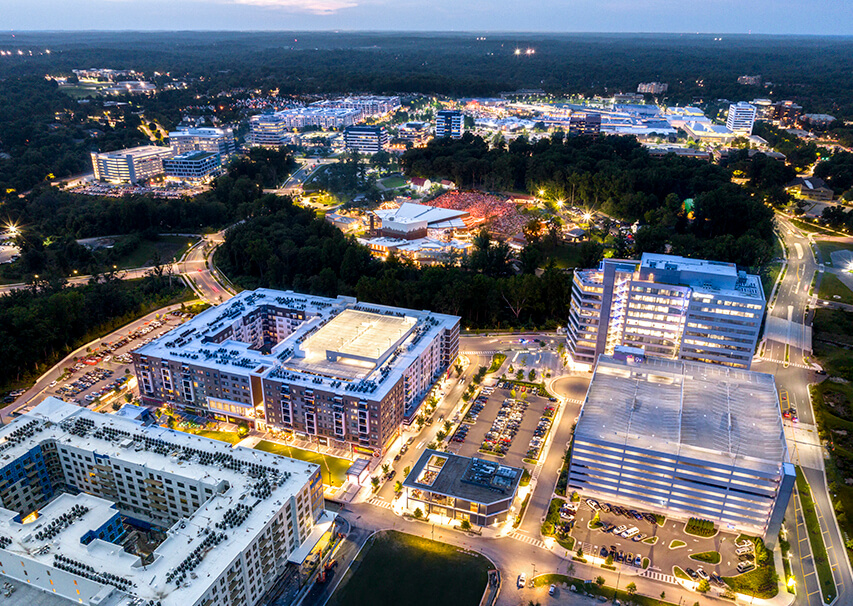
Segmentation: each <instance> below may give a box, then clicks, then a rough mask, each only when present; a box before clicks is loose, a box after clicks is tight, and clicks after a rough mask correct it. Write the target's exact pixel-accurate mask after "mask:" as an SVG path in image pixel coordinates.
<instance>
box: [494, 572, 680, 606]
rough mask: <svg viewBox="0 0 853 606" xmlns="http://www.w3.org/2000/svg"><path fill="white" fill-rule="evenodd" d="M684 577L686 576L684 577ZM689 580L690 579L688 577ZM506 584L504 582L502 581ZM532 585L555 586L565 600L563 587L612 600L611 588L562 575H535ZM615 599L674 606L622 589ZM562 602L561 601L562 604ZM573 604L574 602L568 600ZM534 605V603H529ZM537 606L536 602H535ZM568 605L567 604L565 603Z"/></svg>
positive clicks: (637, 604)
mask: <svg viewBox="0 0 853 606" xmlns="http://www.w3.org/2000/svg"><path fill="white" fill-rule="evenodd" d="M685 576H686V575H685ZM688 578H690V577H688ZM504 582H506V581H504ZM628 583H630V581H627V582H625V583H620V584H619V586H620V587H622V588H624V587H627V586H628ZM533 585H534V586H535V587H548V586H550V585H556V586H557V587H559V588H560V594H559V595H560V597H561V598H566V596H569V595H572V592H570V591H569V590H568V589H564V588H563V586H564V585H574V586H575V588H576V589H577V590H578V591H587V592H589V593H591V594H593V595H599V596H604V597H606V598H613V593H614V589H613V588H612V587H608V586H606V585H604V586H602V587H599V586H598V585H597V584H595V583H584V582H583V581H581V580H580V579H575V578H572V577H569V576H566V575H564V574H540V575H537V576H536V578H534V579H533ZM617 599H618V600H619V601H620V602H621V603H623V604H634V605H635V606H674V604H673V603H672V602H666V601H664V600H659V599H658V598H655V597H650V596H647V595H641V594H639V593H635V594H633V595H630V594H629V593H628V592H627V591H625V590H624V589H619V591H618V592H617ZM562 601H563V600H561V603H562ZM570 601H571V602H572V603H574V600H570ZM531 603H534V602H531ZM535 603H536V604H538V602H535ZM567 603H568V602H567Z"/></svg>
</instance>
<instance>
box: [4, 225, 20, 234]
mask: <svg viewBox="0 0 853 606" xmlns="http://www.w3.org/2000/svg"><path fill="white" fill-rule="evenodd" d="M6 229H8V230H9V233H10V234H11V235H13V236H17V235H18V234H19V233H21V230H20V229H18V226H17V225H15V224H14V223H8V224H7V225H6Z"/></svg>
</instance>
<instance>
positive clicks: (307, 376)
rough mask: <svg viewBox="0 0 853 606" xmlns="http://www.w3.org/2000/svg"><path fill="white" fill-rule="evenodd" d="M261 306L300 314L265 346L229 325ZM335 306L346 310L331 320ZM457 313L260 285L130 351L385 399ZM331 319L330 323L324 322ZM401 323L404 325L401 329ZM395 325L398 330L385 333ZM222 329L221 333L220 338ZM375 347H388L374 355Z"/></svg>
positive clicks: (455, 319)
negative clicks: (289, 327)
mask: <svg viewBox="0 0 853 606" xmlns="http://www.w3.org/2000/svg"><path fill="white" fill-rule="evenodd" d="M264 310H268V311H275V310H282V311H287V312H298V313H301V314H302V315H303V316H304V321H302V322H301V324H299V325H298V326H297V327H296V328H295V329H294V330H293V332H292V333H291V334H289V335H288V336H287V337H285V338H284V339H283V340H281V341H280V342H279V343H277V344H275V345H274V346H273V347H272V349H271V351H270V353H269V354H265V353H262V352H261V351H260V350H258V349H255V348H254V347H253V345H252V344H249V343H243V342H240V341H237V340H234V338H235V337H233V336H230V335H233V330H232V329H233V328H234V327H239V326H242V322H243V318H245V317H247V316H250V315H251V314H252V313H254V312H257V311H264ZM348 311H349V312H358V313H346V312H348ZM339 314H342V316H343V317H342V318H340V319H338V320H335V319H336V317H337V316H338V315H339ZM458 321H459V318H458V317H456V316H448V315H444V314H438V313H433V312H430V311H415V310H410V309H403V308H397V307H388V306H383V305H374V304H370V303H359V302H357V301H356V300H355V298H353V297H344V296H339V297H338V298H336V299H330V298H326V297H317V296H313V295H304V294H299V293H295V292H293V291H280V290H271V289H267V288H260V289H257V290H254V291H243V292H241V293H240V294H238V295H237V296H236V297H234V298H233V299H230V300H229V301H228V302H226V303H222V304H221V305H218V306H216V307H212V308H210V309H208V310H206V311H204V312H202V313H200V314H199V315H197V316H196V317H195V318H193V319H192V320H190V321H189V322H186V323H185V324H182V325H180V326H178V327H176V328H174V329H172V330H171V331H170V332H168V333H167V334H165V335H163V336H162V337H160V338H159V339H157V340H155V341H152V342H151V343H149V344H147V345H143V346H142V347H140V348H139V349H137V350H136V352H135V353H136V354H138V355H139V356H153V357H157V358H161V359H171V360H175V361H179V362H185V363H189V364H194V365H198V366H203V367H207V368H217V369H219V370H222V371H225V372H232V373H240V374H242V375H244V376H245V375H247V374H248V373H250V372H257V373H259V374H260V376H261V377H269V378H273V379H278V380H287V381H288V382H289V383H291V384H301V385H304V386H306V387H310V388H323V389H327V390H330V391H333V392H336V393H340V394H341V395H343V394H344V393H345V392H350V391H358V392H362V393H365V394H370V395H371V396H375V397H376V398H378V399H382V398H383V397H384V395H383V394H385V393H386V392H387V391H389V390H390V389H392V388H393V386H394V385H395V384H396V383H397V380H398V379H399V378H400V377H401V376H402V374H403V372H404V371H405V370H406V369H407V368H408V367H409V365H410V364H412V363H413V362H414V361H415V360H416V359H417V358H418V356H419V355H420V354H421V352H422V351H423V350H424V349H425V348H426V347H428V346H429V344H430V343H431V341H432V338H434V337H435V336H437V335H438V333H439V331H441V330H443V329H450V328H452V327H453V326H454V325H455V324H456V323H458ZM329 324H331V327H330V328H328V329H327V330H323V328H324V327H326V326H327V325H329ZM391 326H394V328H393V329H391V328H389V327H391ZM403 326H406V327H407V328H406V330H405V331H402V332H401V331H400V329H401V327H403ZM336 333H337V334H336ZM356 333H357V337H355V336H354V335H356ZM392 333H393V334H394V335H395V336H394V338H393V339H390V336H389V335H391V334H392ZM222 335H225V340H224V341H221V342H219V338H220V337H221V336H222ZM337 337H343V338H344V339H352V340H351V341H350V342H349V344H348V345H347V346H346V347H345V348H344V349H345V350H344V351H340V350H339V349H338V348H339V347H340V346H341V345H340V343H341V341H340V340H338V339H337ZM365 347H367V348H372V349H371V352H372V353H371V354H370V356H367V355H364V356H362V357H361V359H360V360H359V358H358V356H359V354H358V350H359V348H365ZM376 347H379V348H380V349H382V348H383V347H385V348H386V349H383V350H382V351H381V352H380V353H379V354H378V355H377V354H376V352H375V349H376ZM347 348H350V349H353V351H348V350H347ZM389 348H390V349H389ZM362 353H364V352H362ZM342 354H343V355H342ZM356 362H360V363H356Z"/></svg>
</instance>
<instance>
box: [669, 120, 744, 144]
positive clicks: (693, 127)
mask: <svg viewBox="0 0 853 606" xmlns="http://www.w3.org/2000/svg"><path fill="white" fill-rule="evenodd" d="M681 128H682V129H684V131H685V132H686V133H687V136H688V137H690V138H692V139H696V140H697V141H703V142H708V143H729V142H731V141H732V140H733V139H734V138H735V137H737V136H739V135H737V134H736V133H734V132H732V131H731V130H730V129H729V128H728V127H726V126H723V125H721V124H711V123H710V122H704V121H693V120H691V121H689V122H685V123H684V124H682V126H681Z"/></svg>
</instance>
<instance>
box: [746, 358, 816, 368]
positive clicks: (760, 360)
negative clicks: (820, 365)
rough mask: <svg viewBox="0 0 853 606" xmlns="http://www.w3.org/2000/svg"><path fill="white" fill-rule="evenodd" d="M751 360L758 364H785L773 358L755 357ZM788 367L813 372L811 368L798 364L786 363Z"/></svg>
mask: <svg viewBox="0 0 853 606" xmlns="http://www.w3.org/2000/svg"><path fill="white" fill-rule="evenodd" d="M753 359H754V360H756V361H758V362H771V363H773V364H783V365H784V364H785V361H784V360H774V359H773V358H765V357H759V356H756V357H755V358H753ZM788 366H793V367H795V368H804V369H806V370H814V367H813V366H807V365H805V364H800V363H798V362H788Z"/></svg>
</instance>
